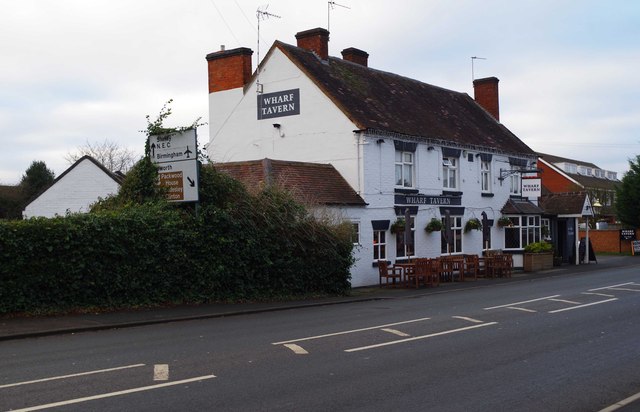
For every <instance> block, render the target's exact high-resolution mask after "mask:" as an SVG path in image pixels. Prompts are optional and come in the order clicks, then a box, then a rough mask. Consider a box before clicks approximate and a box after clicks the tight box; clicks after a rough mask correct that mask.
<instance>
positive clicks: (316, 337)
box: [272, 318, 431, 345]
mask: <svg viewBox="0 0 640 412" xmlns="http://www.w3.org/2000/svg"><path fill="white" fill-rule="evenodd" d="M429 319H431V318H420V319H412V320H406V321H404V322H396V323H388V324H386V325H378V326H371V327H369V328H361V329H353V330H345V331H342V332H335V333H327V334H326V335H317V336H309V337H306V338H300V339H291V340H284V341H282V342H274V343H272V345H283V344H285V343H294V342H302V341H305V340H313V339H320V338H328V337H331V336H339V335H346V334H348V333H356V332H363V331H366V330H373V329H382V328H386V327H389V326H396V325H405V324H407V323H413V322H422V321H425V320H429Z"/></svg>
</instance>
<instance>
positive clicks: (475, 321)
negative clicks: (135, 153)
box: [452, 316, 484, 323]
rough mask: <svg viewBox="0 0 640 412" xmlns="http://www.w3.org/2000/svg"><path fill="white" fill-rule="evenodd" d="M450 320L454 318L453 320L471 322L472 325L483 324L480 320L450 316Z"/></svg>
mask: <svg viewBox="0 0 640 412" xmlns="http://www.w3.org/2000/svg"><path fill="white" fill-rule="evenodd" d="M452 318H455V319H462V320H466V321H468V322H472V323H484V322H483V321H481V320H478V319H473V318H467V317H466V316H452Z"/></svg>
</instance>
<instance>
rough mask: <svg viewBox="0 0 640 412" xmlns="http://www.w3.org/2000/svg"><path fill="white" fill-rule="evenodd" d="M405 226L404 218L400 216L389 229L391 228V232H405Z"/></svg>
mask: <svg viewBox="0 0 640 412" xmlns="http://www.w3.org/2000/svg"><path fill="white" fill-rule="evenodd" d="M404 227H405V222H404V218H402V217H399V218H397V219H396V221H395V222H393V223H392V224H391V227H390V228H389V230H391V233H394V234H395V233H400V232H404Z"/></svg>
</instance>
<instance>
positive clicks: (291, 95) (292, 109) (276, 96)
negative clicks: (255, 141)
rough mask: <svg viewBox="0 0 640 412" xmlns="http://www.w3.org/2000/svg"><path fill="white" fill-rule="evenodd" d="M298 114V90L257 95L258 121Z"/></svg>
mask: <svg viewBox="0 0 640 412" xmlns="http://www.w3.org/2000/svg"><path fill="white" fill-rule="evenodd" d="M296 114H300V89H291V90H283V91H280V92H274V93H265V94H258V120H262V119H272V118H274V117H283V116H293V115H296Z"/></svg>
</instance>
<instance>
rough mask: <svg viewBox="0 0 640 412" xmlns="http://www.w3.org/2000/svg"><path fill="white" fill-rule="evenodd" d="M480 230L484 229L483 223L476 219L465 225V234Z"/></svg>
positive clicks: (468, 221)
mask: <svg viewBox="0 0 640 412" xmlns="http://www.w3.org/2000/svg"><path fill="white" fill-rule="evenodd" d="M480 229H482V223H480V220H479V219H477V218H475V217H474V218H471V219H469V220H467V223H465V225H464V233H467V232H470V231H472V230H480Z"/></svg>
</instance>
